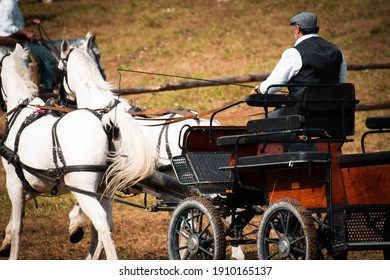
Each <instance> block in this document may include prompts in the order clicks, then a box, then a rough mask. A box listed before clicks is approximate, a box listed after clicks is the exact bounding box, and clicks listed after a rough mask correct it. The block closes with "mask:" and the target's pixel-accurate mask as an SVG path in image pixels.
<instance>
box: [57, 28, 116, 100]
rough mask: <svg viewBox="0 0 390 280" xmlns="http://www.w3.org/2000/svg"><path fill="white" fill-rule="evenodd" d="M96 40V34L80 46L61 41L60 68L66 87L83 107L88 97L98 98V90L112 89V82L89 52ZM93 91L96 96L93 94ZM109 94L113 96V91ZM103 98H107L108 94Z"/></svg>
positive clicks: (71, 97)
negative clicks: (108, 80)
mask: <svg viewBox="0 0 390 280" xmlns="http://www.w3.org/2000/svg"><path fill="white" fill-rule="evenodd" d="M94 40H95V36H93V35H89V36H88V37H87V38H86V40H85V42H84V43H83V44H82V45H81V46H80V47H77V46H75V45H71V44H70V43H69V41H67V40H63V41H62V43H61V54H60V62H59V65H58V68H59V69H60V70H61V71H62V73H63V76H64V83H63V84H64V89H65V91H66V94H67V95H68V98H69V99H71V100H73V101H75V100H77V103H78V105H80V104H81V106H82V107H87V106H85V105H83V103H85V102H88V101H86V99H89V100H91V99H94V98H96V95H95V94H96V92H107V91H110V90H111V89H112V86H111V84H110V83H108V82H106V81H105V80H104V77H103V76H102V74H101V72H100V70H99V68H98V65H97V63H96V61H95V60H94V58H93V57H91V55H90V53H89V50H91V48H92V46H93V44H94ZM92 92H94V96H91V94H92ZM102 95H103V94H101V96H100V97H102ZM108 95H109V98H111V95H112V93H111V92H110V93H109V94H108ZM103 98H106V99H107V98H108V97H107V94H106V95H105V96H104V97H103Z"/></svg>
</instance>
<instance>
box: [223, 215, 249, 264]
mask: <svg viewBox="0 0 390 280" xmlns="http://www.w3.org/2000/svg"><path fill="white" fill-rule="evenodd" d="M226 220H227V222H228V224H231V223H232V220H233V216H229V217H227V218H226ZM230 258H231V259H233V260H245V254H244V252H243V251H242V248H241V246H240V245H238V246H232V255H231V257H230Z"/></svg>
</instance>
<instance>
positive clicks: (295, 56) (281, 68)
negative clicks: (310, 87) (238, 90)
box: [251, 12, 347, 117]
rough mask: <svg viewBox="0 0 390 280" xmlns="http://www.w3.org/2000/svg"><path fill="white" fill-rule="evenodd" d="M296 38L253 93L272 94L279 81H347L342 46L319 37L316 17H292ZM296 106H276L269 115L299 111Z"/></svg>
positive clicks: (308, 14) (294, 91)
mask: <svg viewBox="0 0 390 280" xmlns="http://www.w3.org/2000/svg"><path fill="white" fill-rule="evenodd" d="M290 25H291V26H293V32H294V37H295V39H296V42H295V45H294V47H291V48H288V49H287V50H285V51H284V52H283V54H282V56H281V58H280V60H279V62H278V63H277V65H276V66H275V68H274V69H273V71H272V73H271V74H270V76H269V77H268V78H267V79H266V80H265V81H263V82H262V83H261V84H260V85H258V86H256V87H255V88H254V90H253V91H252V92H251V93H252V94H256V93H257V94H264V93H268V94H273V93H276V92H277V91H279V90H281V87H270V86H271V85H276V84H308V83H321V84H328V83H329V84H330V83H345V82H346V80H347V64H346V62H345V59H344V56H343V53H342V52H341V50H340V48H339V47H337V46H335V45H333V44H332V43H329V42H328V41H326V40H325V39H323V38H321V37H319V36H318V32H319V29H320V28H319V26H317V16H316V14H314V13H311V12H302V13H299V14H297V15H295V16H294V17H292V18H291V19H290ZM299 89H302V87H300V88H294V87H289V92H290V94H292V95H294V94H299ZM298 106H299V102H298V104H297V105H295V106H292V107H285V108H280V109H276V110H274V111H273V112H270V114H269V117H277V116H283V115H291V114H296V113H298V112H297V110H298Z"/></svg>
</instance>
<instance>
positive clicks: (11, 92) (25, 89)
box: [0, 44, 38, 109]
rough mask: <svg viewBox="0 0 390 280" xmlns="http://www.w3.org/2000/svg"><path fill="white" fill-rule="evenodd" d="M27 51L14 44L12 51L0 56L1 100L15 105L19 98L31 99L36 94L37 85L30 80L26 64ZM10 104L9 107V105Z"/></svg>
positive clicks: (3, 106)
mask: <svg viewBox="0 0 390 280" xmlns="http://www.w3.org/2000/svg"><path fill="white" fill-rule="evenodd" d="M28 56H29V51H28V49H24V48H23V47H22V46H21V45H19V44H16V46H15V49H14V51H13V52H12V53H10V54H8V53H5V54H4V53H3V54H2V58H1V79H0V81H1V83H0V85H1V100H2V103H3V104H1V106H2V109H4V108H5V103H12V104H8V105H11V106H16V105H18V103H20V100H28V101H31V100H32V99H33V98H34V97H35V96H37V95H38V87H37V86H36V85H35V84H34V83H33V82H32V81H31V78H30V77H31V72H30V70H29V69H28V67H27V66H26V63H25V61H26V60H27V59H28ZM11 106H10V107H11Z"/></svg>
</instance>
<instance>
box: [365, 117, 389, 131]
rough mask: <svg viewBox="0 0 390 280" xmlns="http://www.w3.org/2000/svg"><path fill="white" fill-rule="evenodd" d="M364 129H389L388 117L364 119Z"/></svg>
mask: <svg viewBox="0 0 390 280" xmlns="http://www.w3.org/2000/svg"><path fill="white" fill-rule="evenodd" d="M366 127H367V128H370V129H388V128H390V116H379V117H369V118H367V119H366Z"/></svg>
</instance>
